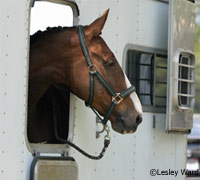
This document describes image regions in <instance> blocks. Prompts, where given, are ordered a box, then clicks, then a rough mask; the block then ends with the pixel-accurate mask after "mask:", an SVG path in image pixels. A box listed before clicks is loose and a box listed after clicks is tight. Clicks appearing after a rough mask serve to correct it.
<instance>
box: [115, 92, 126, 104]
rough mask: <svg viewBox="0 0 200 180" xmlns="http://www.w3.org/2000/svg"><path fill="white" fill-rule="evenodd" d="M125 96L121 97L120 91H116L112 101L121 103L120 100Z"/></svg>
mask: <svg viewBox="0 0 200 180" xmlns="http://www.w3.org/2000/svg"><path fill="white" fill-rule="evenodd" d="M123 99H124V98H122V97H121V94H120V93H116V95H115V96H113V97H112V102H113V103H115V104H119V103H120V102H122V101H123Z"/></svg>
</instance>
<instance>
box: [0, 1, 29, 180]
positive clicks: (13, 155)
mask: <svg viewBox="0 0 200 180" xmlns="http://www.w3.org/2000/svg"><path fill="white" fill-rule="evenodd" d="M28 7H29V1H24V0H18V1H11V0H1V1H0V44H1V45H0V83H1V88H0V124H1V125H0V143H1V145H0V179H2V180H3V179H16V180H21V179H28V173H29V172H28V168H29V165H30V161H29V157H30V156H31V154H30V153H28V150H27V148H26V142H25V136H24V129H25V128H24V125H25V117H26V89H27V83H26V81H27V59H28V58H27V55H28V47H27V44H28V37H27V35H28V19H27V17H28V13H29V12H28V11H27V9H28Z"/></svg>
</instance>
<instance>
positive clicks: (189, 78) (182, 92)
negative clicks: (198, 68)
mask: <svg viewBox="0 0 200 180" xmlns="http://www.w3.org/2000/svg"><path fill="white" fill-rule="evenodd" d="M194 93H195V63H194V58H193V56H191V55H189V54H181V55H180V58H179V72H178V105H179V107H180V108H192V107H193V103H194Z"/></svg>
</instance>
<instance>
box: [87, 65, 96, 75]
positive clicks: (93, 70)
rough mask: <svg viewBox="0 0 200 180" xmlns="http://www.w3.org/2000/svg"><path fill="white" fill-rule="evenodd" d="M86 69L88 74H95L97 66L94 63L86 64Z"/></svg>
mask: <svg viewBox="0 0 200 180" xmlns="http://www.w3.org/2000/svg"><path fill="white" fill-rule="evenodd" d="M88 71H89V73H90V74H95V73H96V72H97V66H96V65H95V64H92V65H90V66H88Z"/></svg>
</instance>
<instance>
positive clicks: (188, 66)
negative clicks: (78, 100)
mask: <svg viewBox="0 0 200 180" xmlns="http://www.w3.org/2000/svg"><path fill="white" fill-rule="evenodd" d="M168 22H169V27H168V28H169V31H168V80H167V82H168V85H167V97H168V98H167V114H166V122H167V123H166V131H167V132H185V133H188V132H189V131H190V129H191V128H192V123H193V121H192V118H193V108H194V95H195V57H194V30H195V4H194V2H193V1H192V0H169V20H168Z"/></svg>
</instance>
